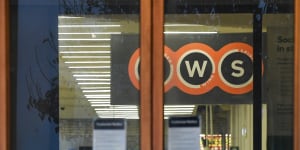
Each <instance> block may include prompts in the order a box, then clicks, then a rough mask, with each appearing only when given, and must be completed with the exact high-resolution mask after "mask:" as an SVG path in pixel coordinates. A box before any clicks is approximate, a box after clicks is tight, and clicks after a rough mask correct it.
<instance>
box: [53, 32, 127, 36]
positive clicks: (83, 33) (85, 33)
mask: <svg viewBox="0 0 300 150" xmlns="http://www.w3.org/2000/svg"><path fill="white" fill-rule="evenodd" d="M58 34H62V35H63V34H66V35H68V34H71V35H74V34H82V35H89V34H94V35H98V34H122V32H61V33H58Z"/></svg>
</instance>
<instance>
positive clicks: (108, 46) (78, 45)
mask: <svg viewBox="0 0 300 150" xmlns="http://www.w3.org/2000/svg"><path fill="white" fill-rule="evenodd" d="M58 47H73V48H74V47H108V48H109V47H110V45H64V46H58Z"/></svg>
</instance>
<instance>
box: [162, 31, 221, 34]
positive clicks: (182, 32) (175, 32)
mask: <svg viewBox="0 0 300 150" xmlns="http://www.w3.org/2000/svg"><path fill="white" fill-rule="evenodd" d="M217 33H218V32H188V31H165V32H164V34H217Z"/></svg>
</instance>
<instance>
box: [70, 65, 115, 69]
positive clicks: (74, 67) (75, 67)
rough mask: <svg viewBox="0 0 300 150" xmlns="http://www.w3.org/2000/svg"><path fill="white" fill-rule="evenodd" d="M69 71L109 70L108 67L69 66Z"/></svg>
mask: <svg viewBox="0 0 300 150" xmlns="http://www.w3.org/2000/svg"><path fill="white" fill-rule="evenodd" d="M68 68H70V69H72V68H73V69H110V66H69V67H68Z"/></svg>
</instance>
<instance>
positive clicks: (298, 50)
mask: <svg viewBox="0 0 300 150" xmlns="http://www.w3.org/2000/svg"><path fill="white" fill-rule="evenodd" d="M294 10H295V23H294V27H295V30H294V38H295V41H294V44H295V54H294V56H295V68H294V72H295V75H294V77H295V81H294V84H295V86H294V93H295V94H294V150H299V149H300V0H295V8H294Z"/></svg>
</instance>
